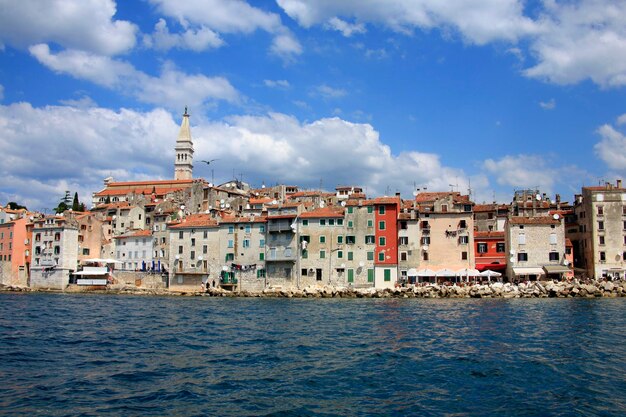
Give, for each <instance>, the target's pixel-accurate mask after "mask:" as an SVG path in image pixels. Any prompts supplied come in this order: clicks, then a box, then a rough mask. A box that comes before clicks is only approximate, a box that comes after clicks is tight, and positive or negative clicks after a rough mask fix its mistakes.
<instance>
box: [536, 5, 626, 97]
mask: <svg viewBox="0 0 626 417" xmlns="http://www.w3.org/2000/svg"><path fill="white" fill-rule="evenodd" d="M544 5H545V8H544V11H543V13H542V15H541V18H540V20H539V22H540V24H541V32H540V35H539V36H538V37H537V38H536V39H534V40H533V41H532V43H531V45H530V49H531V50H532V52H533V53H534V55H535V57H536V58H537V60H538V63H537V64H536V65H535V66H533V67H531V68H528V69H527V70H526V71H525V74H526V75H527V76H529V77H535V78H540V79H544V80H546V81H549V82H552V83H556V84H573V83H577V82H579V81H582V80H585V79H591V80H592V81H593V82H595V83H596V84H598V85H600V86H603V87H615V86H622V85H626V25H624V22H625V21H626V3H624V2H613V1H604V0H590V1H585V2H558V3H557V2H555V1H548V2H545V3H544Z"/></svg>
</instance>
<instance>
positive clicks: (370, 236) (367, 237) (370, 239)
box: [365, 235, 376, 245]
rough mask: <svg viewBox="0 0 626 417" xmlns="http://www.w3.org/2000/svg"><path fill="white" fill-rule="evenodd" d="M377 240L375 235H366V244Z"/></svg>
mask: <svg viewBox="0 0 626 417" xmlns="http://www.w3.org/2000/svg"><path fill="white" fill-rule="evenodd" d="M375 242H376V237H375V236H374V235H367V236H365V244H366V245H373V244H374V243H375Z"/></svg>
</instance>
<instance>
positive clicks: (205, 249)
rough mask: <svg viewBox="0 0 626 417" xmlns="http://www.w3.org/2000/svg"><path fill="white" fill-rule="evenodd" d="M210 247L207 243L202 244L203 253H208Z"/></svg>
mask: <svg viewBox="0 0 626 417" xmlns="http://www.w3.org/2000/svg"><path fill="white" fill-rule="evenodd" d="M208 249H209V248H208V247H207V245H202V253H203V254H206V253H207V250H208Z"/></svg>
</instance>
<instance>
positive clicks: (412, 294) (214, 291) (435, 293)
mask: <svg viewBox="0 0 626 417" xmlns="http://www.w3.org/2000/svg"><path fill="white" fill-rule="evenodd" d="M202 295H205V296H207V295H208V296H216V297H280V298H549V297H558V298H565V297H583V298H595V297H626V281H616V282H611V281H589V282H579V281H572V282H553V281H536V282H529V283H520V284H518V285H515V284H511V283H501V282H494V283H489V284H473V285H438V284H430V285H425V286H415V287H398V288H393V289H375V288H352V287H333V286H324V287H306V288H303V289H285V288H268V289H265V290H263V291H262V292H248V291H242V292H231V291H227V290H223V289H220V288H211V289H210V290H208V291H207V292H206V293H204V294H202Z"/></svg>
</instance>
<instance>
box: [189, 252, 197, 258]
mask: <svg viewBox="0 0 626 417" xmlns="http://www.w3.org/2000/svg"><path fill="white" fill-rule="evenodd" d="M189 258H191V259H196V251H195V250H192V251H191V252H190V254H189Z"/></svg>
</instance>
